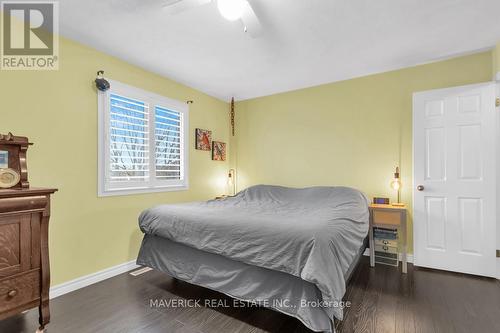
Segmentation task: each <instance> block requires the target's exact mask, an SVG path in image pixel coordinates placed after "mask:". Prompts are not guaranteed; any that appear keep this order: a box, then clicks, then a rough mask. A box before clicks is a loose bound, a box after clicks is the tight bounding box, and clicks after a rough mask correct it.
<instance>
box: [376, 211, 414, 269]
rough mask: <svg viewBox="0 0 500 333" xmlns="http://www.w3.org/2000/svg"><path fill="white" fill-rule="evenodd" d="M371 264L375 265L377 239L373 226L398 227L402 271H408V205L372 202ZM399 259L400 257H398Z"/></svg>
mask: <svg viewBox="0 0 500 333" xmlns="http://www.w3.org/2000/svg"><path fill="white" fill-rule="evenodd" d="M369 210H370V230H369V236H368V237H369V241H370V266H372V267H374V266H375V240H374V236H373V228H374V227H379V228H386V229H396V230H397V233H398V239H397V242H398V244H397V245H398V249H399V251H401V256H402V258H401V259H402V262H403V265H402V272H403V273H406V272H407V253H406V252H407V234H406V230H407V229H406V215H407V214H406V206H393V205H379V204H370V207H369ZM398 260H399V258H398Z"/></svg>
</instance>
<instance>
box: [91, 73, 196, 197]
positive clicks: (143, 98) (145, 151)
mask: <svg viewBox="0 0 500 333" xmlns="http://www.w3.org/2000/svg"><path fill="white" fill-rule="evenodd" d="M110 84H111V88H110V89H109V90H108V91H106V92H101V91H99V95H98V103H99V107H98V108H99V152H98V153H99V170H98V174H99V175H98V177H99V182H98V187H99V188H98V194H99V196H109V195H123V194H133V193H148V192H161V191H172V190H184V189H187V188H188V166H187V161H188V156H187V135H186V134H187V132H188V107H187V105H186V104H185V103H183V102H179V101H175V100H172V99H169V98H166V97H163V96H159V95H156V94H153V93H149V92H147V91H143V90H140V89H137V88H134V87H131V86H128V85H125V84H122V83H120V82H116V81H110Z"/></svg>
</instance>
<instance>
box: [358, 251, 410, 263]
mask: <svg viewBox="0 0 500 333" xmlns="http://www.w3.org/2000/svg"><path fill="white" fill-rule="evenodd" d="M363 255H364V256H367V257H369V256H370V249H369V248H366V249H365V252H364V253H363ZM399 261H402V255H401V253H400V254H399ZM406 261H407V262H409V263H412V264H413V254H411V253H407V254H406Z"/></svg>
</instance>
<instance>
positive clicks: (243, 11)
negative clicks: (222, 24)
mask: <svg viewBox="0 0 500 333" xmlns="http://www.w3.org/2000/svg"><path fill="white" fill-rule="evenodd" d="M212 2H216V3H217V9H218V10H219V13H220V14H221V15H222V17H224V18H225V19H226V20H228V21H236V20H240V21H241V22H242V23H243V27H244V31H245V32H246V33H248V34H249V35H250V36H251V37H253V38H255V37H258V36H260V34H261V33H262V26H261V24H260V21H259V19H258V17H257V15H256V14H255V12H254V10H253V8H252V6H251V5H250V3H249V2H248V1H247V0H165V1H164V4H163V8H164V10H165V11H167V13H169V14H171V15H175V14H178V13H180V12H183V11H186V10H189V9H191V8H194V7H198V6H202V5H206V4H209V3H212Z"/></svg>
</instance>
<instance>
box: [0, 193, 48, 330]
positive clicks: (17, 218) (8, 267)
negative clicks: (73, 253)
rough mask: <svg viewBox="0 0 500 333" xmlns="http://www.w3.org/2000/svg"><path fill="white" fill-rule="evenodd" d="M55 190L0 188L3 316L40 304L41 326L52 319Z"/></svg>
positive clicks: (0, 311)
mask: <svg viewBox="0 0 500 333" xmlns="http://www.w3.org/2000/svg"><path fill="white" fill-rule="evenodd" d="M55 191H57V190H56V189H48V188H30V189H8V190H0V320H1V319H4V318H6V317H9V316H11V315H14V314H17V313H19V312H21V311H24V310H28V309H31V308H34V307H38V308H39V314H40V316H39V322H40V330H43V329H44V327H45V325H47V324H48V323H49V321H50V312H49V287H50V268H49V248H48V231H49V216H50V195H51V194H53V193H54V192H55Z"/></svg>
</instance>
